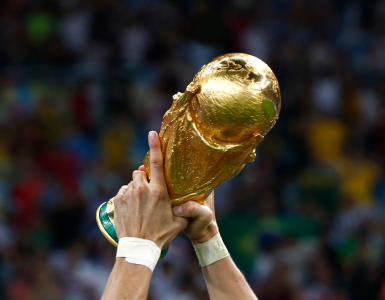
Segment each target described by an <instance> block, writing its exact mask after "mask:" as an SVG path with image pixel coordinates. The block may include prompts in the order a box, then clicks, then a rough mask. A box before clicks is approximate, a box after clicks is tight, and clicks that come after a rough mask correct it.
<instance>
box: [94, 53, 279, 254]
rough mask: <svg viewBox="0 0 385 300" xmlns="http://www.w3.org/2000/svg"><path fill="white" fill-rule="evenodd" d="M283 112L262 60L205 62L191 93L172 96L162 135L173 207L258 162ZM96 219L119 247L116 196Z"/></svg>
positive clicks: (233, 56)
mask: <svg viewBox="0 0 385 300" xmlns="http://www.w3.org/2000/svg"><path fill="white" fill-rule="evenodd" d="M280 109H281V94H280V90H279V85H278V81H277V78H276V77H275V75H274V73H273V72H272V71H271V69H270V68H269V66H268V65H267V64H265V63H264V62H263V61H261V60H260V59H258V58H256V57H254V56H251V55H248V54H243V53H230V54H225V55H222V56H219V57H217V58H215V59H213V60H211V61H209V62H208V63H207V64H205V65H204V66H203V67H202V68H201V69H200V70H199V72H198V73H197V74H196V75H195V77H194V79H193V81H192V82H191V83H190V84H189V85H188V86H187V88H186V91H185V92H184V93H177V94H176V95H174V96H173V103H172V106H171V108H170V109H169V110H168V111H167V112H166V113H165V115H164V117H163V123H162V127H161V130H160V133H159V137H160V141H161V146H162V153H163V157H164V175H165V179H166V183H167V188H168V192H169V195H170V199H171V204H172V205H173V206H174V205H180V204H182V203H185V202H186V201H189V200H193V201H197V202H199V203H201V204H202V203H203V202H204V201H205V199H206V198H207V197H208V195H209V194H210V192H211V191H212V190H213V189H215V188H216V187H218V186H219V185H220V184H221V183H222V182H223V181H225V180H227V179H230V178H231V177H233V176H235V175H237V174H238V173H239V172H240V171H241V170H242V169H243V167H244V166H245V164H246V163H247V162H249V161H250V162H251V161H254V159H255V148H256V146H257V145H258V144H259V143H260V142H261V141H262V140H263V138H264V136H265V135H266V133H267V132H269V130H270V129H271V128H272V127H273V126H274V124H275V122H276V121H277V119H278V115H279V111H280ZM149 158H150V155H149V153H147V155H146V156H145V158H144V161H143V163H144V166H145V168H146V173H147V176H148V178H149V179H151V172H150V162H149ZM96 219H97V222H98V226H99V228H100V230H101V231H102V233H103V234H104V236H105V237H106V238H107V239H108V240H109V241H110V242H111V243H112V244H113V245H115V246H117V243H118V238H117V236H116V232H115V228H114V199H113V198H112V199H111V200H109V201H108V202H105V203H103V204H102V205H101V206H100V207H99V209H98V210H97V213H96ZM167 249H168V248H165V249H162V253H161V258H163V257H164V255H165V254H166V253H167Z"/></svg>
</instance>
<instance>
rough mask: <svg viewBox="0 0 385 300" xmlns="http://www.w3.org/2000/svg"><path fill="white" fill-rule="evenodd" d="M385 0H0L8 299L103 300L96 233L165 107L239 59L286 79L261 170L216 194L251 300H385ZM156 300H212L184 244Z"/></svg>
mask: <svg viewBox="0 0 385 300" xmlns="http://www.w3.org/2000/svg"><path fill="white" fill-rule="evenodd" d="M384 12H385V2H384V1H381V0H378V1H349V0H346V1H334V2H333V1H322V0H319V1H318V0H317V1H310V2H306V1H305V2H304V1H291V0H274V1H252V0H237V1H217V0H210V1H200V0H197V1H171V0H162V1H122V0H114V1H101V0H92V1H88V2H84V1H79V0H71V1H45V0H33V1H31V0H4V1H0V24H1V30H0V45H1V47H0V299H11V300H12V299H15V300H16V299H17V300H35V299H39V300H45V299H50V300H51V299H52V300H56V299H58V300H59V299H60V300H66V299H71V300H77V299H79V300H80V299H87V300H91V299H99V298H100V295H101V293H102V291H103V289H104V285H105V283H106V280H107V278H108V275H109V272H110V270H111V268H112V265H113V262H114V258H115V253H114V251H115V250H114V248H113V247H112V246H111V245H110V244H109V243H108V242H107V241H106V240H105V239H104V237H103V236H102V234H101V233H100V232H99V230H98V228H97V226H96V222H95V211H96V209H97V207H98V206H99V205H100V204H101V203H103V202H104V201H107V200H108V199H109V198H111V197H113V196H114V194H115V193H116V192H117V190H118V189H119V187H120V186H121V185H122V184H125V183H128V182H129V181H130V180H131V172H132V171H133V170H134V169H136V168H137V167H138V166H139V165H140V164H141V162H142V159H143V157H144V155H145V154H146V152H147V150H148V149H147V132H148V131H149V130H159V128H160V125H161V120H162V116H163V114H164V113H165V111H166V110H167V109H168V108H169V107H170V106H171V103H172V95H173V94H176V93H177V92H183V91H184V89H185V87H186V86H187V85H188V84H189V82H190V81H191V80H192V77H193V75H194V74H195V73H196V72H197V71H198V70H199V68H200V67H201V66H202V65H203V64H204V63H206V62H207V61H208V60H210V59H212V58H214V57H216V56H218V55H220V54H224V53H228V52H245V53H249V54H252V55H255V56H257V57H259V58H261V59H262V60H264V61H265V62H266V63H268V64H269V65H270V66H271V68H272V69H273V71H274V72H275V74H276V75H277V77H278V80H279V82H280V87H281V92H282V111H281V114H280V119H279V120H278V122H277V124H276V126H275V127H274V128H273V130H272V131H271V132H270V133H269V134H268V135H267V137H266V138H265V140H264V142H263V143H261V145H259V146H258V148H257V154H258V155H257V159H256V162H255V163H251V164H248V165H247V166H246V167H245V169H244V170H243V172H242V173H241V174H240V175H239V176H237V177H235V178H234V179H232V180H230V181H228V182H226V183H225V184H223V185H222V186H221V187H220V188H218V191H217V193H216V202H217V211H216V213H217V219H218V222H219V226H220V228H221V234H222V236H223V238H224V240H225V243H226V245H227V246H228V248H229V250H230V253H231V255H232V257H233V259H234V260H235V262H236V263H237V265H238V266H239V267H240V268H241V270H242V271H243V272H244V274H245V276H246V278H247V279H248V280H249V281H250V283H251V285H252V286H253V288H254V290H255V291H256V293H257V295H258V296H259V299H260V300H280V299H285V300H319V299H322V300H385V279H384V278H385V261H384V253H385V238H384V233H385V226H384V225H385V224H384V212H385V99H384V95H385V89H384V85H383V82H384V74H385V43H384V41H385V30H384V28H385V23H384V18H383V15H384ZM149 299H151V300H157V299H170V300H172V299H184V300H195V299H200V300H205V299H208V295H207V291H206V288H205V284H204V279H203V277H202V274H201V270H200V268H199V266H198V264H197V261H196V258H195V254H194V252H193V250H192V248H191V245H190V242H189V241H188V240H187V239H186V238H185V237H183V235H180V236H178V237H177V238H176V239H175V240H174V242H173V243H172V244H171V246H170V251H169V254H168V255H167V256H166V258H165V259H164V261H162V262H160V263H159V264H158V267H157V268H156V270H155V272H154V277H153V281H152V285H151V290H150V295H149Z"/></svg>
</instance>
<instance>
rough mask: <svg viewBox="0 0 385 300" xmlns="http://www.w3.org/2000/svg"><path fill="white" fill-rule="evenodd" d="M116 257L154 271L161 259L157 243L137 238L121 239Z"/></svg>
mask: <svg viewBox="0 0 385 300" xmlns="http://www.w3.org/2000/svg"><path fill="white" fill-rule="evenodd" d="M116 257H125V258H126V262H129V263H131V264H136V265H143V266H146V267H148V268H149V269H150V270H151V272H152V271H154V269H155V266H156V263H157V262H158V260H159V257H160V248H159V247H158V246H157V245H156V243H155V242H153V241H150V240H145V239H140V238H135V237H122V238H120V239H119V243H118V249H117V251H116Z"/></svg>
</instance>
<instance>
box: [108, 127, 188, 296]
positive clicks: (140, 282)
mask: <svg viewBox="0 0 385 300" xmlns="http://www.w3.org/2000/svg"><path fill="white" fill-rule="evenodd" d="M148 144H149V146H150V167H151V175H152V176H151V181H150V182H148V181H147V176H146V173H145V172H144V171H143V170H138V171H134V172H133V175H132V177H133V181H131V182H130V183H129V184H128V185H125V186H122V187H121V188H120V190H119V192H118V194H117V195H116V196H115V199H114V206H115V216H114V219H115V230H116V234H117V236H118V238H119V239H120V238H122V237H137V238H141V239H146V240H151V241H153V242H155V243H156V244H157V246H158V247H159V248H160V249H162V248H163V246H164V245H165V244H168V243H169V242H170V241H171V240H173V239H174V238H175V236H176V235H177V234H178V233H179V232H180V231H182V230H183V229H185V228H186V226H187V224H188V220H187V219H186V218H181V217H178V216H174V214H173V212H172V208H171V201H170V198H169V196H168V192H167V186H166V182H165V180H164V175H163V156H162V151H161V147H160V141H159V137H158V135H157V134H156V132H150V133H149V138H148ZM151 276H152V272H151V270H150V269H149V268H147V267H146V266H143V265H137V264H132V263H128V262H126V261H125V258H117V259H116V261H115V265H114V268H113V270H112V272H111V274H110V277H109V279H108V282H107V285H106V288H105V290H104V293H103V296H102V300H118V299H119V300H120V299H126V300H145V299H146V298H147V294H148V289H149V285H150V280H151Z"/></svg>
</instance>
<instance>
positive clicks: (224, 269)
mask: <svg viewBox="0 0 385 300" xmlns="http://www.w3.org/2000/svg"><path fill="white" fill-rule="evenodd" d="M173 212H174V214H175V215H176V216H179V217H185V218H189V224H188V226H187V227H186V229H185V230H184V232H185V233H186V234H187V236H188V237H189V238H190V240H191V242H192V243H193V244H194V245H196V244H200V243H204V242H207V241H208V240H209V239H211V238H212V237H214V236H215V235H216V234H217V233H218V225H217V223H216V221H215V212H214V193H211V195H210V196H209V197H208V198H207V200H206V203H205V204H203V205H200V204H198V203H196V202H193V201H189V202H186V203H185V204H182V205H180V206H175V207H174V208H173ZM202 271H203V275H204V277H205V281H206V285H207V289H208V292H209V295H210V299H211V300H238V299H242V300H258V299H257V297H256V295H255V294H254V292H253V291H252V290H251V288H250V286H249V284H248V283H247V281H246V279H245V277H244V276H243V275H242V273H241V272H240V271H239V269H238V268H237V266H236V265H235V263H234V262H233V260H232V259H231V257H230V256H228V257H226V258H224V259H221V260H219V261H217V262H215V263H213V264H211V265H209V266H206V267H203V268H202Z"/></svg>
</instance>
